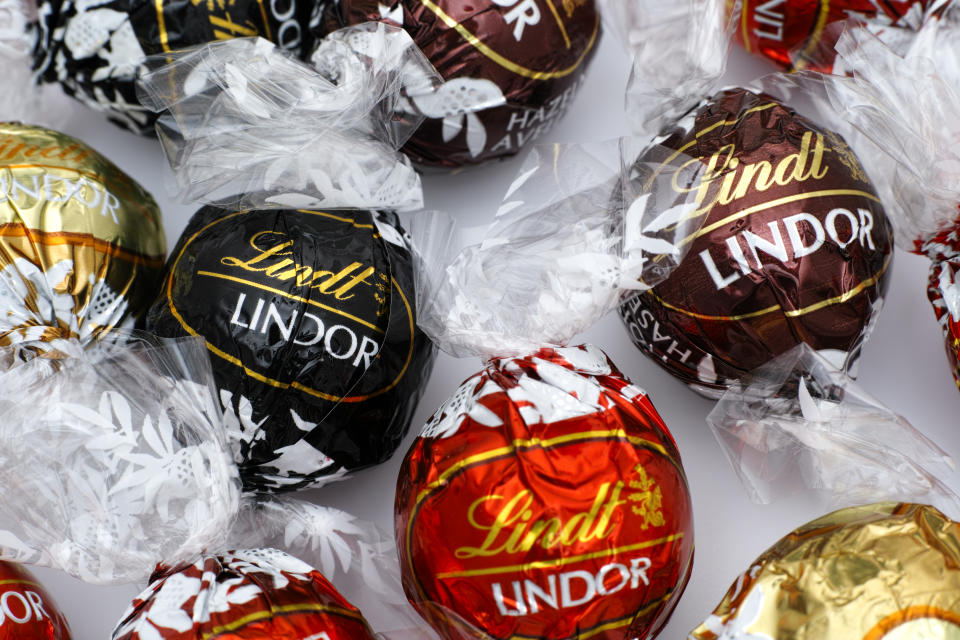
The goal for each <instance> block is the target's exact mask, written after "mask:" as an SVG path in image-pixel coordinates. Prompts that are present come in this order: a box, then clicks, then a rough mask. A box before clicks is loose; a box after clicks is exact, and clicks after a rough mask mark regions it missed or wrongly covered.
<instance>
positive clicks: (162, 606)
mask: <svg viewBox="0 0 960 640" xmlns="http://www.w3.org/2000/svg"><path fill="white" fill-rule="evenodd" d="M209 562H210V557H209V556H204V557H201V558H200V559H199V560H197V561H196V562H195V563H193V564H192V565H190V566H189V567H187V568H185V569H184V570H180V571H178V572H176V573H173V574H172V575H169V576H166V577H164V578H160V579H159V580H157V581H156V582H155V583H154V584H151V585H150V586H149V587H147V588H146V589H145V590H144V591H143V592H142V593H141V594H140V595H139V596H137V598H136V599H135V600H134V604H132V605H131V606H129V607H127V610H126V611H125V612H124V614H123V616H122V617H121V620H128V621H127V622H125V623H124V624H121V625H120V627H118V628H117V629H116V630H115V631H114V633H113V637H122V636H126V635H127V634H134V635H132V636H131V637H136V638H138V639H139V640H162V638H164V637H166V636H167V635H168V634H165V633H164V631H163V630H164V629H173V630H174V631H177V632H179V633H184V632H186V631H189V630H190V629H191V628H193V627H194V625H196V624H204V623H207V622H209V621H210V618H211V614H214V613H225V612H227V611H230V609H231V608H232V607H234V606H239V605H244V604H247V603H249V602H251V601H252V600H254V599H255V598H258V597H263V596H265V593H264V590H263V588H261V587H260V586H259V585H257V584H256V583H255V582H253V581H251V580H250V579H248V578H246V577H245V576H247V575H252V574H263V575H265V576H268V577H269V580H270V582H271V583H272V586H273V588H274V589H278V590H279V589H283V588H285V587H286V586H287V585H289V584H290V581H291V580H296V581H302V582H310V581H311V577H310V574H311V573H312V571H313V568H312V567H310V565H308V564H306V563H305V562H302V561H300V560H297V559H296V558H294V557H293V556H290V555H288V554H286V553H284V552H282V551H279V550H277V549H251V550H238V551H234V552H231V553H226V554H223V555H219V556H217V557H216V559H215V562H214V563H213V564H212V566H210V565H208V563H209ZM212 568H216V569H217V570H219V571H221V572H227V573H232V574H235V575H234V577H232V578H227V579H219V578H220V575H218V572H215V571H213V570H211V569H212ZM188 573H189V574H194V575H196V574H199V575H200V577H199V578H197V577H192V576H190V575H187V574H188ZM191 600H193V602H192V604H188V603H190V601H191ZM142 602H149V608H148V609H147V611H146V613H145V614H143V615H140V616H136V617H131V616H133V613H134V607H135V605H136V604H137V603H142Z"/></svg>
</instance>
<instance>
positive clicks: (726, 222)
mask: <svg viewBox="0 0 960 640" xmlns="http://www.w3.org/2000/svg"><path fill="white" fill-rule="evenodd" d="M671 150H674V151H672V152H671ZM680 154H686V155H688V156H690V160H689V161H688V162H687V163H686V164H687V165H689V164H690V163H702V164H703V165H704V166H705V170H704V171H701V172H698V174H697V175H698V177H697V179H696V181H695V182H694V183H690V182H689V181H687V182H682V181H681V178H679V176H681V173H680V172H679V171H678V172H677V173H676V174H675V176H674V179H673V180H672V187H673V189H674V190H675V192H676V196H677V199H678V200H681V201H684V200H686V199H689V198H691V196H692V197H693V198H694V199H695V201H696V202H697V203H698V204H699V208H698V209H697V211H696V213H695V214H691V215H702V216H703V224H702V226H701V227H700V229H699V231H697V232H696V233H693V234H691V235H690V236H688V237H687V238H686V239H685V240H684V242H685V243H689V245H690V246H689V247H688V252H687V254H686V257H685V258H684V260H683V261H682V263H681V264H680V266H679V267H678V268H677V269H676V270H675V271H673V273H671V275H670V277H669V278H668V279H667V280H666V281H664V282H662V283H661V284H659V285H657V286H656V287H654V288H653V289H652V290H650V291H648V292H646V293H644V294H643V295H640V296H637V297H636V298H634V299H632V300H630V301H628V302H626V303H624V304H623V305H622V306H621V308H620V314H621V316H622V318H623V320H624V322H625V323H626V325H627V329H628V331H629V332H630V336H631V338H632V340H633V341H634V343H635V344H636V345H637V346H638V347H639V348H640V349H641V350H642V351H644V352H645V353H646V354H647V355H649V356H650V357H651V358H653V359H654V360H655V361H656V362H657V363H658V364H660V365H661V366H663V367H664V368H665V369H667V370H668V371H669V372H670V373H672V374H673V375H675V376H677V377H678V378H680V379H681V380H683V381H684V382H686V383H687V384H689V385H691V386H692V387H693V388H694V389H696V390H699V391H701V392H704V393H707V394H708V395H711V394H713V393H715V392H716V391H718V390H723V389H724V388H726V386H728V385H729V383H730V382H731V381H732V380H735V379H737V378H739V377H740V376H741V375H742V374H743V373H745V372H746V371H749V370H751V369H754V368H756V367H758V366H760V365H761V364H763V363H765V362H766V361H768V360H769V359H771V358H773V357H774V356H777V355H779V354H781V353H783V352H784V351H787V350H788V349H790V348H791V347H793V346H794V345H796V344H798V343H799V342H806V343H807V344H809V345H810V346H811V347H813V348H814V349H816V350H818V351H820V352H821V353H823V354H824V355H826V356H827V357H828V359H830V360H831V361H832V362H833V363H834V364H835V365H837V366H841V367H844V368H846V369H849V368H850V367H851V366H852V365H853V364H854V363H855V360H856V358H857V356H858V354H859V349H860V346H861V342H862V341H863V340H864V339H865V338H866V336H867V334H869V331H870V329H871V324H872V322H871V321H872V319H873V317H874V314H875V313H877V312H878V311H879V309H880V306H881V304H882V300H883V294H884V292H885V290H886V286H887V274H888V272H889V267H890V262H891V260H892V258H893V246H892V231H891V228H890V225H889V222H888V221H887V218H886V216H885V214H884V211H883V207H882V206H881V204H880V200H879V198H878V197H877V194H876V191H875V190H874V188H873V186H872V184H871V183H870V180H869V178H868V177H867V175H866V174H865V173H864V170H863V168H862V167H861V166H860V163H859V161H858V160H857V157H856V156H855V155H854V153H853V152H852V151H851V150H850V148H849V147H848V146H847V144H846V143H845V142H844V140H843V139H842V138H841V137H840V136H838V135H837V134H835V133H833V132H831V131H828V130H825V129H823V128H822V127H819V126H818V125H816V124H815V123H813V122H811V121H810V120H808V119H806V118H804V117H802V116H800V115H799V114H797V113H796V112H794V111H793V110H792V109H790V108H789V107H787V106H785V105H783V104H781V103H779V102H777V101H776V100H774V99H772V98H770V97H768V96H764V95H755V94H753V93H750V92H748V91H746V90H743V89H733V90H728V91H724V92H722V93H719V94H718V95H716V96H714V97H713V98H711V99H710V100H708V101H707V102H706V104H705V105H702V106H700V107H699V108H698V110H697V111H696V113H695V115H692V116H689V117H688V118H686V119H685V120H684V121H683V122H682V123H681V124H680V125H678V126H677V127H675V128H674V129H673V130H671V131H667V132H665V139H664V140H663V142H662V143H661V146H659V147H658V148H657V149H656V151H653V152H651V153H648V154H647V155H645V156H643V157H641V158H639V159H638V160H637V163H636V164H635V166H634V168H633V172H632V173H631V175H630V177H629V179H630V180H631V185H630V186H631V189H634V190H636V191H638V192H641V193H642V192H643V190H644V188H645V185H649V184H650V183H651V182H652V180H653V178H654V177H655V176H656V175H657V174H659V173H660V172H661V171H663V170H666V168H667V167H668V166H671V165H670V164H669V163H670V162H673V163H674V164H673V165H672V166H676V164H677V163H676V159H677V158H678V157H680ZM671 170H672V169H671ZM678 182H679V184H678Z"/></svg>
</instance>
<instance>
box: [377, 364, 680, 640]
mask: <svg viewBox="0 0 960 640" xmlns="http://www.w3.org/2000/svg"><path fill="white" fill-rule="evenodd" d="M395 525H396V536H397V543H398V547H399V550H400V561H401V570H402V572H403V578H404V590H405V591H406V593H407V596H408V598H409V599H410V600H411V602H412V603H413V604H414V606H415V607H416V608H417V609H418V610H419V611H420V613H421V615H423V616H424V617H425V618H426V619H427V620H428V621H429V622H430V624H431V625H432V626H433V627H434V628H435V629H436V630H437V631H438V632H439V633H440V634H441V635H442V636H443V637H444V638H447V639H455V638H456V639H460V638H476V637H479V636H480V635H481V634H484V635H483V637H485V638H498V639H503V640H506V639H507V638H518V637H535V638H557V639H560V638H588V637H589V638H601V639H602V638H608V639H611V640H612V639H614V638H617V639H620V638H625V637H629V638H645V637H650V636H652V635H654V634H655V633H656V632H657V631H659V629H660V628H661V627H662V626H663V625H664V624H665V623H666V621H667V619H668V618H669V616H670V614H671V612H672V611H673V608H674V606H675V604H676V602H677V600H678V599H679V597H680V594H681V593H682V591H683V589H684V586H685V585H686V582H687V578H688V577H689V572H690V568H691V564H692V559H693V519H692V513H691V506H690V495H689V492H688V489H687V482H686V476H685V475H684V471H683V467H682V466H681V463H680V456H679V454H678V452H677V448H676V445H675V443H674V441H673V438H672V436H671V435H670V433H669V432H668V431H667V429H666V427H665V426H664V424H663V421H662V420H661V419H660V417H659V415H657V412H656V410H655V409H654V408H653V405H652V404H651V403H650V400H649V399H648V398H647V397H646V395H645V394H644V392H643V391H642V390H641V389H639V388H637V387H635V386H633V385H632V384H630V383H629V381H628V380H626V379H625V378H624V377H623V375H622V374H621V373H620V372H619V371H618V370H617V369H616V368H615V367H614V366H613V364H612V363H611V362H610V361H609V359H607V357H606V356H605V355H604V354H603V353H602V352H601V351H600V350H599V349H596V348H595V347H590V346H581V347H567V348H558V349H542V350H540V351H539V352H538V353H536V354H534V355H531V356H527V357H523V358H505V359H497V360H493V361H491V362H490V363H489V364H488V365H487V367H486V368H485V369H484V370H483V371H482V372H480V373H479V374H477V375H475V376H473V377H472V378H470V379H468V380H467V381H466V382H465V383H464V384H463V385H462V386H461V387H460V388H459V389H458V390H457V392H456V393H455V394H454V396H453V397H452V398H451V399H450V400H448V401H447V402H446V403H445V404H444V405H443V406H442V407H441V408H440V409H439V410H438V411H437V412H436V413H435V414H434V416H433V417H432V418H431V419H430V421H429V422H428V423H427V425H426V427H425V429H424V431H423V433H422V434H421V436H420V438H418V439H417V440H416V442H415V443H414V445H413V447H412V448H411V449H410V451H409V453H408V454H407V457H406V459H405V460H404V463H403V467H402V469H401V472H400V478H399V481H398V485H397V502H396V519H395Z"/></svg>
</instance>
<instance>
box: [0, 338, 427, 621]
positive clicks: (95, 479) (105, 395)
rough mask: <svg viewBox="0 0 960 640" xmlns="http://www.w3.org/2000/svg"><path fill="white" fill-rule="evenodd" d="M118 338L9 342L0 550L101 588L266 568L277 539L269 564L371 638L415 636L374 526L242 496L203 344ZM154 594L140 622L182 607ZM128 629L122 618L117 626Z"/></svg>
mask: <svg viewBox="0 0 960 640" xmlns="http://www.w3.org/2000/svg"><path fill="white" fill-rule="evenodd" d="M124 338H125V340H122V341H119V340H118V341H117V342H111V343H106V342H101V343H93V344H91V343H86V344H83V345H81V344H80V343H79V342H77V341H75V340H72V341H67V340H60V341H57V342H55V343H54V344H53V345H52V346H51V348H50V349H48V350H47V351H46V352H44V353H43V355H36V354H35V352H33V351H31V350H28V349H22V348H20V347H15V348H13V349H12V350H14V351H15V353H13V354H10V355H9V357H8V358H7V360H8V361H10V362H13V363H15V364H14V366H12V368H10V369H9V370H8V371H7V372H6V373H5V374H4V375H3V377H2V378H0V380H2V385H3V386H2V388H3V389H5V391H4V392H3V393H2V394H0V407H2V408H3V411H4V415H5V420H4V424H3V426H2V427H0V462H2V465H3V467H2V472H0V473H2V474H3V477H4V479H3V482H4V483H5V484H4V486H5V487H6V496H5V500H4V501H3V504H2V506H0V557H2V558H3V559H6V560H11V561H16V562H23V563H28V564H40V565H45V566H51V567H55V568H58V569H61V570H63V571H65V572H67V573H69V574H71V575H73V576H75V577H77V578H80V579H81V580H84V581H87V582H90V583H97V584H112V583H128V582H144V581H146V579H147V578H148V577H149V576H150V575H151V573H153V572H155V570H156V569H157V568H158V567H160V568H163V567H167V568H171V569H173V570H179V568H183V567H188V566H191V565H194V564H196V563H197V562H200V559H201V558H203V557H206V556H207V555H209V554H220V553H227V554H229V553H231V552H233V551H234V550H245V551H244V552H243V553H242V554H239V555H238V556H237V557H246V556H249V557H251V558H256V559H257V563H256V564H257V566H258V567H260V568H259V569H254V571H267V572H269V571H271V566H273V565H272V564H271V562H272V559H273V558H274V556H276V555H277V553H278V552H277V551H274V550H273V549H279V550H282V551H284V552H286V553H289V554H290V555H292V556H294V557H296V558H297V559H298V560H283V559H280V560H278V564H276V566H275V567H274V569H275V570H277V571H279V570H285V569H284V567H286V566H287V565H290V564H291V563H294V564H296V563H297V562H299V563H301V564H302V563H303V562H306V563H307V564H309V565H311V567H312V568H316V569H318V570H319V571H320V572H321V573H322V574H323V576H324V577H325V578H326V579H327V580H329V581H330V582H331V583H332V584H333V585H334V587H335V588H336V589H337V590H338V591H340V593H341V594H342V595H343V596H344V597H346V598H347V600H349V601H350V602H351V603H352V604H353V605H354V606H356V607H358V608H359V609H360V611H361V612H363V613H364V615H365V616H367V617H368V622H369V623H370V624H371V626H372V628H373V629H374V630H375V631H377V632H378V633H381V634H383V637H384V638H387V639H390V640H404V639H407V638H414V637H424V635H423V634H424V633H428V632H426V631H425V630H423V629H422V628H421V627H422V623H419V622H418V618H417V616H416V614H415V613H414V612H413V610H412V608H411V607H410V605H409V604H408V603H407V602H406V599H405V598H404V596H403V591H402V587H401V584H400V578H399V566H398V563H397V559H396V550H395V547H394V544H393V541H392V540H391V538H390V537H389V536H387V535H385V534H383V533H381V532H380V531H379V530H378V529H377V528H376V526H375V525H373V524H371V523H368V522H364V521H361V520H358V519H356V518H355V517H353V516H352V515H350V514H348V513H345V512H342V511H339V510H337V509H332V508H328V507H322V506H318V505H314V504H310V503H307V502H300V501H295V500H267V499H259V498H257V497H255V496H253V495H246V496H241V494H240V482H239V478H238V473H237V467H236V465H235V463H234V462H233V460H232V456H231V454H230V451H231V446H230V438H231V436H235V435H236V434H235V431H236V430H237V425H236V424H233V423H232V422H231V421H230V420H231V418H230V417H229V414H228V416H226V417H225V416H224V415H223V413H222V411H221V410H220V407H219V404H218V403H217V400H216V396H215V392H214V386H213V381H212V376H211V372H210V364H209V359H208V356H207V352H206V348H205V345H204V342H203V340H202V339H200V338H184V339H177V340H164V339H158V338H154V337H152V336H149V335H147V334H141V333H129V334H126V335H124ZM244 554H245V555H244ZM165 571H166V569H161V570H160V572H159V573H157V574H155V575H163V574H164V572H165ZM182 582H183V580H180V581H175V582H174V583H172V584H171V587H172V586H174V585H175V584H180V583H182ZM153 588H154V586H153V585H152V586H151V588H149V589H148V590H147V591H146V592H144V595H145V596H150V597H153V598H154V600H155V602H154V603H153V604H152V606H151V608H150V609H149V611H150V612H151V613H150V617H151V619H152V620H153V622H152V623H150V624H159V623H161V622H163V621H164V620H167V621H169V620H173V619H175V618H176V617H177V616H179V615H180V613H178V612H179V610H180V608H181V606H182V605H184V603H183V602H179V601H178V602H177V604H176V606H175V607H174V609H176V611H174V610H171V611H170V612H168V613H170V614H171V615H170V616H167V617H164V614H163V612H162V611H161V609H163V608H164V607H167V606H168V605H170V604H171V602H172V601H168V600H169V599H165V598H164V597H160V598H159V600H156V598H157V596H156V595H155V594H153V592H152V589H153ZM211 597H212V596H211ZM238 597H239V596H238ZM158 607H159V608H158ZM126 618H127V616H125V619H126ZM158 621H160V622H158ZM141 626H142V625H141ZM148 626H149V625H148ZM161 626H163V624H161ZM137 628H140V627H138V625H137V623H136V621H132V622H131V621H130V620H127V621H125V622H124V624H123V625H121V630H118V632H117V633H120V632H121V631H123V632H124V633H126V632H130V631H131V629H137ZM141 632H143V629H141Z"/></svg>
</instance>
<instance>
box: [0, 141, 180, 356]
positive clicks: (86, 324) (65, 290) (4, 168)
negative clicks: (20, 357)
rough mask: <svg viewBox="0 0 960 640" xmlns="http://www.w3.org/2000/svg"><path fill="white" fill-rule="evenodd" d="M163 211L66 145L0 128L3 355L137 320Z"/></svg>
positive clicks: (146, 299)
mask: <svg viewBox="0 0 960 640" xmlns="http://www.w3.org/2000/svg"><path fill="white" fill-rule="evenodd" d="M165 243H166V237H165V235H164V232H163V225H162V222H161V218H160V210H159V208H158V207H157V205H156V203H155V202H154V201H153V198H152V197H151V196H150V194H149V193H147V192H146V191H145V190H144V189H143V188H142V187H141V186H140V185H139V184H137V183H136V182H134V181H133V180H132V179H131V178H130V177H129V176H127V175H126V174H125V173H123V172H122V171H121V170H120V169H119V168H118V167H117V166H116V165H114V164H113V163H112V162H110V161H109V160H107V159H106V158H104V157H103V156H101V155H100V154H99V153H97V152H96V151H94V150H93V149H92V148H90V147H89V146H87V145H86V144H84V143H82V142H80V141H79V140H76V139H74V138H71V137H69V136H66V135H63V134H61V133H57V132H56V131H50V130H48V129H42V128H40V127H33V126H29V125H23V124H18V123H0V345H8V344H11V343H18V342H22V341H25V340H50V339H53V338H70V337H80V338H86V337H89V336H92V335H94V334H96V333H98V332H102V331H104V330H108V329H111V328H113V327H130V328H132V327H133V325H134V324H135V322H136V321H137V320H139V319H140V318H141V317H142V316H143V313H144V312H145V311H146V308H147V305H148V304H149V303H150V301H151V300H152V299H153V296H154V294H155V292H156V288H157V286H158V285H159V277H160V271H161V269H162V267H163V259H164V254H165V251H166V246H165Z"/></svg>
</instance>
